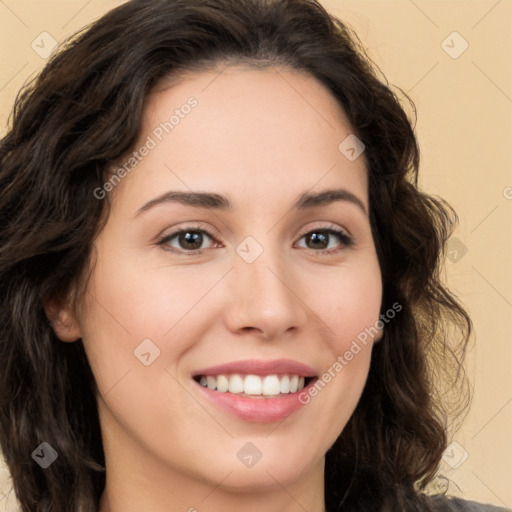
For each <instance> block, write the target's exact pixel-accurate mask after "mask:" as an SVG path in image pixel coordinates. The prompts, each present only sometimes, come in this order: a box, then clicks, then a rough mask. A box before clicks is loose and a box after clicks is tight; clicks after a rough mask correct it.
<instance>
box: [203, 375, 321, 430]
mask: <svg viewBox="0 0 512 512" xmlns="http://www.w3.org/2000/svg"><path fill="white" fill-rule="evenodd" d="M315 380H316V379H312V380H311V382H309V384H308V385H307V386H306V387H305V388H304V389H302V390H301V391H300V392H297V393H289V394H287V395H283V396H277V397H269V398H262V397H261V396H257V397H255V398H248V397H245V396H240V395H237V394H234V393H229V392H225V393H221V392H219V391H215V390H213V389H210V388H207V387H204V386H201V384H199V383H198V382H196V381H194V383H195V384H196V385H197V386H199V388H200V389H201V390H202V392H203V393H204V394H205V395H206V397H207V398H208V399H210V400H211V401H212V402H213V403H214V404H215V405H217V406H218V407H220V408H221V409H223V410H225V411H227V412H229V413H231V414H233V415H234V416H237V417H238V418H240V419H242V420H245V421H252V422H257V423H272V422H277V421H283V420H284V419H285V418H287V417H288V416H290V414H292V413H294V412H296V411H298V410H299V409H300V408H301V407H303V405H304V404H303V403H302V402H300V401H299V394H300V393H307V392H308V389H309V387H311V386H312V385H313V384H314V382H315Z"/></svg>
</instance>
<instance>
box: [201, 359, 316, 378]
mask: <svg viewBox="0 0 512 512" xmlns="http://www.w3.org/2000/svg"><path fill="white" fill-rule="evenodd" d="M233 373H241V374H245V375H276V374H283V375H286V374H288V375H298V376H299V377H316V372H315V370H313V368H311V367H310V366H307V365H305V364H303V363H299V362H298V361H294V360H292V359H274V360H272V361H264V360H261V359H245V360H243V361H232V362H230V363H225V364H219V365H217V366H210V367H209V368H204V369H202V370H198V371H196V372H194V373H193V377H198V376H200V375H204V376H208V375H223V374H224V375H225V374H233Z"/></svg>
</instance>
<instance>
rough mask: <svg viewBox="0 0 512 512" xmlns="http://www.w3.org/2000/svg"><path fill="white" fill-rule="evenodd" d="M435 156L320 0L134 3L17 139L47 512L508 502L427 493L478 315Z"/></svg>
mask: <svg viewBox="0 0 512 512" xmlns="http://www.w3.org/2000/svg"><path fill="white" fill-rule="evenodd" d="M418 164H419V156H418V148H417V144H416V140H415V137H414V133H413V129H412V127H411V124H410V121H409V120H408V118H407V116H406V115H405V113H404V111H403V109H402V107H401V106H400V104H399V101H398V99H397V98H396V97H395V95H394V94H393V93H392V92H391V90H390V89H389V88H388V87H387V85H386V84H385V83H383V82H382V81H380V80H379V79H378V77H377V74H376V72H375V71H374V70H373V68H372V66H371V64H370V62H369V60H368V59H367V57H366V56H365V53H364V51H363V50H362V49H361V48H360V47H359V46H358V45H357V43H356V38H355V36H354V35H353V34H351V33H350V32H349V30H348V29H347V28H346V27H345V26H344V25H343V24H342V22H340V21H339V20H336V19H334V18H332V17H330V16H329V15H328V14H327V13H326V12H325V10H324V9H323V8H322V7H321V6H320V5H319V4H318V3H316V2H314V1H313V0H281V1H264V0H242V1H241V0H210V1H205V0H187V1H185V0H166V1H162V0H134V1H131V2H128V3H126V4H124V5H122V6H120V7H119V8H117V9H115V10H113V11H111V12H110V13H108V14H107V15H105V16H104V17H103V18H101V19H100V20H98V21H97V22H95V23H94V24H93V25H92V26H91V27H90V28H88V29H87V30H86V31H84V32H83V33H82V34H80V35H78V36H77V37H76V38H74V39H73V40H71V41H70V42H68V43H67V44H66V46H65V48H64V49H63V50H62V51H60V52H59V53H58V54H57V55H56V56H55V57H54V58H53V59H52V60H51V62H50V63H49V64H48V65H47V66H46V68H45V69H44V70H43V72H42V73H41V75H40V76H39V77H38V78H37V80H36V81H35V82H34V83H33V84H31V85H30V86H29V87H27V88H26V89H25V90H24V91H23V93H22V94H21V95H20V96H19V98H18V100H17V103H16V106H15V110H14V115H13V122H12V129H11V130H10V131H9V133H8V134H7V135H6V137H5V138H4V139H3V140H2V143H1V147H0V183H1V184H2V191H3V192H2V198H1V201H0V219H1V221H2V222H1V223H0V225H1V228H0V229H1V244H0V247H1V255H0V272H1V275H0V283H1V284H0V289H1V296H0V297H1V301H0V302H1V304H2V306H1V307H2V312H1V319H2V320H1V321H2V327H3V329H2V338H1V342H0V347H1V348H0V350H1V352H0V358H1V360H2V365H3V368H2V377H1V396H2V400H1V409H0V411H1V431H0V438H1V443H2V450H3V453H4V456H5V458H6V462H7V464H8V467H9V470H10V472H11V475H12V478H13V482H14V488H15V491H16V496H17V498H18V500H19V502H20V505H21V508H22V510H23V511H38V512H39V511H41V512H42V511H50V510H51V511H70V510H73V511H75V510H76V511H81V512H85V511H87V512H89V511H91V512H92V511H95V512H96V511H98V510H99V511H100V512H107V511H110V512H117V511H123V512H130V511H132V510H133V511H135V510H137V511H139V510H149V511H152V512H153V511H155V512H159V511H164V510H165V511H172V512H174V511H181V510H188V511H194V510H197V511H200V512H201V511H212V512H213V511H215V512H216V511H230V510H235V509H236V510H240V509H243V510H246V511H259V510H269V511H287V512H292V511H298V510H308V511H324V510H325V511H329V512H331V511H336V510H343V511H370V510H371V511H408V512H409V511H414V510H418V511H420V510H421V511H423V510H432V511H441V510H498V509H496V508H494V507H491V506H489V507H487V506H483V505H482V506H480V505H478V504H476V503H473V502H467V501H464V500H455V499H448V498H447V497H445V496H442V495H440V496H434V497H432V496H427V494H426V493H425V492H424V491H425V490H426V488H427V486H428V484H429V483H430V482H431V481H432V479H433V477H434V476H435V474H436V472H437V469H438V466H439V463H440V459H441V456H442V454H443V451H444V449H445V448H446V445H447V434H446V421H447V417H448V412H449V411H448V406H447V405H446V404H445V403H443V402H441V401H440V399H439V396H440V394H441V393H440V388H439V387H438V383H437V380H436V379H437V375H442V374H443V369H447V368H450V367H452V366H453V364H454V359H453V357H455V356H456V355H457V354H462V353H463V352H464V348H465V344H466V342H467V340H468V337H469V335H470V332H471V321H470V319H469V317H468V315H467V313H466V312H465V310H464V309H463V307H462V306H461V305H460V304H459V302H458V301H457V300H456V298H455V297H454V296H452V295H451V294H450V292H449V291H448V290H447V289H446V288H445V287H444V286H443V285H442V284H441V282H440V279H439V265H440V262H441V255H442V251H443V248H444V243H445V241H446V239H447V238H448V236H449V235H450V233H451V230H452V228H453V223H454V219H456V216H455V213H454V212H453V210H452V209H451V207H450V206H449V205H448V204H446V203H445V202H443V201H442V200H440V199H434V198H433V197H429V196H427V195H426V194H424V193H422V192H420V191H419V190H418V189H417V173H418ZM450 326H456V327H458V328H459V329H460V332H461V333H462V335H461V338H460V340H457V343H458V345H457V346H456V347H455V348H454V347H453V343H454V341H453V340H452V339H450V338H449V336H448V334H447V333H448V332H449V327H450ZM448 353H451V354H453V356H452V358H448V356H447V355H446V354H448ZM455 363H456V364H457V365H459V366H457V367H459V368H461V366H460V364H461V361H460V360H456V359H455ZM445 373H447V375H449V376H450V378H451V380H450V382H447V383H446V385H448V386H453V388H454V389H457V386H462V387H464V382H463V380H462V379H460V378H459V373H458V372H456V375H453V373H450V372H445ZM461 381H462V382H461ZM466 403H467V398H466V395H463V398H462V399H460V404H459V411H462V410H463V409H464V407H465V405H466ZM455 412H457V411H455Z"/></svg>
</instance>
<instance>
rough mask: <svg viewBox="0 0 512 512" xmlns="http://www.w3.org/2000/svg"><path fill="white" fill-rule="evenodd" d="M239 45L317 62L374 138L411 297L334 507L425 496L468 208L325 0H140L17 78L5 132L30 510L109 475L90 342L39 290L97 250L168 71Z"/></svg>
mask: <svg viewBox="0 0 512 512" xmlns="http://www.w3.org/2000/svg"><path fill="white" fill-rule="evenodd" d="M227 62H243V63H244V64H248V65H252V66H256V67H260V68H265V67H270V66H274V65H284V66H288V67H291V68H294V69H297V70H301V71H305V72H306V73H309V74H310V75H312V76H313V77H315V78H316V79H317V80H318V81H319V82H321V83H322V84H324V85H325V86H326V87H327V88H328V90H329V91H330V92H331V94H332V95H333V97H335V98H336V100H337V101H338V103H339V105H340V106H341V107H342V109H343V110H344V112H345V113H346V115H347V117H348V119H349V121H350V123H351V126H352V128H353V130H354V133H356V135H357V137H358V138H359V139H360V140H361V141H362V142H363V143H364V145H365V152H364V158H365V159H366V160H365V161H366V165H367V169H368V179H369V204H370V224H371V229H372V233H373V237H374V241H375V246H376V250H377V255H378V260H379V264H380V268H381V273H382V279H383V296H382V311H385V310H387V309H388V308H390V307H391V305H392V304H393V303H396V302H398V303H399V304H400V305H401V306H402V308H403V309H402V311H401V312H400V314H399V315H397V316H396V318H395V319H394V320H393V322H390V323H389V325H387V326H386V329H385V332H384V337H383V339H382V341H381V342H380V343H378V344H376V346H375V347H374V349H373V352H372V360H371V365H370V371H369V375H368V379H367V382H366V386H365V388H364V391H363V394H362V396H361V398H360V401H359V403H358V405H357V407H356V409H355V411H354V413H353V415H352V417H351V418H350V420H349V422H348V424H347V425H346V427H345V428H344V430H343V432H341V434H340V436H339V438H338V439H337V440H336V442H335V443H334V445H333V446H332V447H331V448H330V449H329V451H328V452H327V454H326V463H325V475H326V476H325V500H326V507H327V510H328V511H329V512H334V511H336V510H339V509H340V506H342V507H343V510H344V511H347V512H350V511H356V510H365V511H369V510H371V511H374V510H375V511H377V510H378V511H384V510H393V511H408V512H410V511H415V510H418V511H419V510H427V509H428V506H429V505H428V503H427V502H428V500H427V498H426V494H425V492H424V491H425V489H426V487H427V485H428V483H429V482H430V481H431V480H432V478H433V477H434V475H435V473H436V471H437V469H438V466H439V463H440V460H441V456H442V453H443V451H444V449H445V447H446V444H447V438H448V430H447V428H448V424H449V421H448V420H449V417H451V416H453V417H457V416H460V414H461V413H462V412H463V411H464V410H465V408H466V407H467V405H468V404H469V399H470V391H469V388H468V385H467V378H466V376H465V373H464V369H463V359H464V354H465V351H466V347H467V344H468V340H469V338H470V334H471V332H472V324H471V320H470V318H469V316H468V314H467V312H466V311H465V309H464V308H463V306H462V305H461V303H460V302H459V301H458V299H457V298H456V297H455V296H454V295H453V294H452V293H451V292H450V291H449V290H448V288H447V287H446V286H445V284H443V276H442V263H443V259H444V258H443V257H444V251H445V243H446V241H447V239H448V237H449V236H450V234H451V233H452V231H453V228H454V226H455V224H456V222H457V215H456V213H455V212H454V210H453V209H452V208H451V206H450V205H449V204H447V203H446V202H445V201H444V200H443V199H441V198H439V197H437V196H431V195H427V194H425V193H423V192H421V191H420V190H419V188H418V183H417V180H418V168H419V149H418V144H417V141H416V137H415V134H414V123H413V122H412V121H411V119H410V118H409V117H408V115H407V114H406V112H405V109H404V107H403V106H402V105H401V99H400V94H398V93H397V92H396V91H398V90H395V91H394V90H393V89H392V87H391V86H390V85H389V84H388V82H387V81H386V79H385V78H384V77H383V76H382V73H381V72H380V70H379V69H378V68H377V66H376V65H375V64H374V63H373V62H372V60H371V59H370V58H369V57H368V55H367V54H366V52H365V50H364V48H363V47H362V45H361V43H360V42H359V40H358V38H357V36H356V35H355V34H354V33H353V31H352V30H351V29H350V28H349V27H347V26H346V25H345V24H344V23H342V22H341V21H340V20H338V19H337V18H335V17H334V16H332V15H330V14H328V13H327V12H326V10H325V9H324V7H322V6H321V4H320V3H319V2H318V1H316V0H132V1H129V2H127V3H125V4H122V5H121V6H119V7H117V8H115V9H114V10H112V11H110V12H108V13H107V14H106V15H104V16H103V17H102V18H100V19H99V20H97V21H95V22H94V23H92V24H91V25H90V26H88V27H87V28H86V29H84V30H83V31H81V32H80V33H79V34H77V35H75V36H73V37H72V38H70V39H69V40H67V41H66V42H65V43H64V44H63V45H62V46H61V48H60V49H59V51H58V52H57V53H55V54H54V55H53V56H52V58H51V59H50V61H49V62H48V64H47V65H46V66H45V68H44V69H43V70H42V72H41V73H40V74H39V75H38V76H37V77H36V78H35V79H34V80H32V81H31V82H30V83H28V84H26V85H25V86H24V87H23V89H22V90H21V91H20V93H19V94H18V97H17V98H16V102H15V105H14V109H13V112H12V114H11V119H10V127H9V131H8V132H7V134H6V135H5V137H4V138H3V139H2V140H1V141H0V189H1V190H2V195H1V198H0V361H1V365H2V371H1V372H0V442H1V447H2V451H3V454H4V457H5V460H6V463H7V465H8V468H9V470H10V473H11V476H12V480H13V484H14V490H15V493H16V497H17V499H18V501H19V503H20V506H21V509H22V510H23V512H29V511H30V512H34V511H37V512H49V511H50V510H51V511H52V512H69V511H71V510H73V511H80V512H93V511H94V512H95V511H97V509H98V504H99V499H100V496H101V493H102V491H103V488H104V486H105V457H104V452H103V447H102V440H101V430H100V425H99V418H98V411H97V404H96V398H95V391H96V388H95V381H94V377H93V375H92V372H91V369H90V366H89V363H88V360H87V357H86V354H85V351H84V348H83V344H82V342H81V340H78V341H77V342H75V343H62V342H59V340H58V338H57V337H56V335H55V333H54V331H53V329H52V326H51V325H50V322H49V321H48V318H47V316H46V314H45V310H44V307H43V304H44V303H45V302H46V301H47V300H48V299H50V298H54V297H65V296H67V294H68V292H69V290H70V289H71V287H72V285H73V284H74V283H76V282H78V280H79V279H81V278H82V277H83V272H84V269H86V268H87V266H88V262H89V261H90V259H91V257H92V250H91V247H92V243H93V240H94V238H95V236H96V235H97V233H98V232H99V230H100V229H101V226H102V223H103V222H104V221H105V218H106V217H107V216H108V211H109V208H110V202H109V197H108V196H107V197H106V198H105V200H101V201H100V200H98V199H97V198H96V197H95V196H94V194H93V191H94V190H95V189H97V188H98V187H101V186H102V184H103V183H104V182H105V179H106V176H107V175H108V172H109V169H110V168H111V166H112V165H113V163H115V162H116V160H117V159H119V158H121V156H122V155H123V154H125V153H126V151H128V150H129V149H130V148H131V147H132V146H133V144H134V143H135V141H136V140H137V137H138V135H139V131H140V126H141V117H142V114H143V109H144V102H145V98H146V96H147V94H148V93H149V92H150V91H151V90H152V89H153V88H154V87H155V86H156V85H157V84H159V83H160V82H161V81H162V80H164V79H166V78H168V77H172V76H179V73H180V72H183V71H190V70H192V71H201V70H209V69H212V68H213V67H214V66H215V65H218V64H219V63H220V64H222V63H227ZM403 98H405V99H407V100H408V101H409V105H410V106H412V108H413V111H414V105H413V104H412V102H411V100H409V99H408V97H407V96H406V95H405V94H403V93H402V99H403ZM414 112H415V111H414ZM462 388H463V391H461V392H460V393H457V392H455V393H453V394H449V391H450V390H459V389H462ZM43 440H45V441H48V442H49V443H50V444H51V445H52V446H53V447H54V448H55V450H56V451H57V452H58V461H59V463H58V464H53V465H52V466H51V467H49V468H48V469H46V470H45V471H41V468H40V467H39V466H38V465H37V464H35V463H34V461H33V460H32V458H31V453H32V452H33V450H34V449H35V448H36V447H37V446H38V445H39V444H40V443H41V442H42V441H43Z"/></svg>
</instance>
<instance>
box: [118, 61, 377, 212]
mask: <svg viewBox="0 0 512 512" xmlns="http://www.w3.org/2000/svg"><path fill="white" fill-rule="evenodd" d="M191 99H192V100H191ZM191 105H193V106H191ZM352 132H353V129H352V127H351V125H350V123H349V122H348V119H347V117H346V115H345V113H344V112H343V110H342V109H341V107H340V105H339V104H338V102H337V101H336V99H335V98H334V97H333V96H332V94H331V93H330V91H329V90H328V89H327V88H326V87H325V86H324V85H323V84H321V83H320V82H319V81H318V80H316V79H315V78H314V77H313V76H311V75H309V74H306V73H303V72H299V71H296V70H292V69H290V68H286V67H268V68H264V69H255V68H251V67H248V66H240V65H237V66H233V65H231V66H227V67H220V68H218V69H216V70H211V71H203V72H188V73H186V74H183V75H181V76H180V77H178V78H174V79H173V80H172V81H167V82H162V83H161V84H160V85H159V86H158V87H157V88H156V89H155V90H154V91H153V92H152V93H151V94H149V95H148V97H147V99H146V103H145V108H144V113H143V119H142V126H141V135H140V137H139V140H138V141H137V144H136V145H135V150H137V148H140V147H142V146H143V145H150V146H151V150H150V151H148V152H146V153H147V154H146V156H144V158H142V159H141V160H140V161H139V162H138V163H137V165H136V167H135V172H131V173H130V176H129V177H128V179H126V180H124V182H123V183H122V184H121V185H122V186H123V187H126V188H128V187H127V184H128V182H130V189H132V192H134V191H137V195H139V196H141V197H142V196H143V197H144V198H146V197H149V196H150V195H151V194H153V195H154V194H156V193H161V192H162V191H164V190H163V188H165V187H168V188H172V189H184V190H185V189H193V190H208V191H219V192H222V193H224V195H229V190H233V191H234V194H235V191H236V195H238V196H240V194H242V195H245V196H246V200H247V198H248V197H249V196H251V197H253V198H254V199H255V200H260V201H261V200H262V199H266V200H268V201H271V200H277V197H274V196H275V193H276V192H277V191H280V192H281V195H282V194H283V193H286V194H289V195H290V196H294V197H296V196H297V195H299V194H300V193H302V192H303V191H304V190H305V189H308V188H313V187H317V188H320V189H323V188H329V187H331V188H332V187H335V186H340V185H343V186H347V188H350V187H351V188H352V191H353V192H358V193H359V195H363V197H362V199H363V201H364V202H365V204H367V198H366V189H367V173H366V165H365V162H364V155H362V156H361V157H360V158H357V159H356V160H354V161H351V160H350V159H348V158H347V157H346V155H345V154H344V153H343V152H342V151H340V147H339V146H340V143H342V142H343V141H344V140H346V139H347V137H349V136H353V135H352ZM132 195H133V194H132ZM232 202H233V203H234V204H235V206H236V198H235V197H233V200H232Z"/></svg>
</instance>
